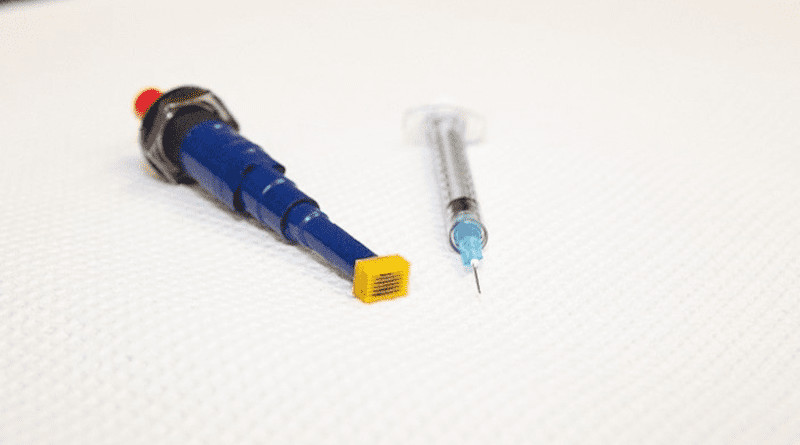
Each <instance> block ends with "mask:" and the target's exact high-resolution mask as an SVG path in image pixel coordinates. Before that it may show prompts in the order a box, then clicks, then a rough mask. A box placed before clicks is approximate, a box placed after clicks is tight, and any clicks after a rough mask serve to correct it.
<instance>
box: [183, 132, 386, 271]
mask: <svg viewBox="0 0 800 445" xmlns="http://www.w3.org/2000/svg"><path fill="white" fill-rule="evenodd" d="M180 160H181V163H182V165H183V168H184V170H185V171H186V173H187V174H188V175H189V176H191V177H192V178H194V179H195V180H197V182H198V183H199V184H200V186H202V187H203V188H204V189H206V190H207V191H208V192H210V193H211V194H213V195H214V196H215V197H216V198H217V199H219V200H220V201H222V202H224V203H225V204H226V205H227V206H228V207H230V208H231V209H232V210H236V211H241V212H247V213H249V214H250V215H252V216H253V217H254V218H256V219H257V220H259V221H260V222H261V223H262V224H264V225H265V226H267V227H269V228H270V229H272V230H274V231H275V232H277V233H279V234H281V235H283V237H284V238H286V239H287V240H288V241H290V242H296V243H300V244H302V245H304V246H306V247H308V248H309V249H311V250H313V251H315V252H317V253H319V254H320V255H322V257H323V258H325V259H326V260H327V261H328V262H330V263H331V264H332V265H334V266H335V267H336V268H338V269H339V270H341V271H342V272H344V273H345V274H346V275H347V276H349V277H352V276H353V270H354V268H355V262H356V260H358V259H361V258H369V257H373V256H375V254H374V253H373V252H372V251H370V250H369V249H367V248H366V247H365V246H364V245H363V244H361V243H360V242H358V241H357V240H356V239H354V238H353V237H352V236H350V235H349V234H348V233H347V232H345V231H344V230H342V229H341V228H340V227H339V226H337V225H336V224H334V223H332V222H331V221H330V220H329V219H328V217H327V215H325V214H324V213H322V212H321V211H320V210H319V206H318V205H317V203H316V202H315V201H314V200H313V199H311V197H309V196H308V195H306V194H305V193H303V192H302V191H300V190H299V189H298V188H297V187H296V186H295V184H294V183H293V182H292V181H290V180H289V179H288V178H286V176H284V175H283V172H284V168H283V166H282V165H280V164H279V163H278V162H276V161H275V160H274V159H272V158H271V157H270V156H269V155H267V154H266V153H265V152H264V150H262V149H261V147H259V146H257V145H255V144H253V143H252V142H250V141H248V140H247V139H245V138H243V137H241V136H240V135H239V134H238V133H237V132H236V131H235V130H234V129H233V128H231V127H230V126H228V125H227V124H225V123H224V122H222V121H218V120H210V121H205V122H203V123H200V124H198V125H196V126H194V127H193V128H192V129H190V130H189V131H188V132H187V133H186V136H185V137H184V139H183V142H182V143H181V147H180Z"/></svg>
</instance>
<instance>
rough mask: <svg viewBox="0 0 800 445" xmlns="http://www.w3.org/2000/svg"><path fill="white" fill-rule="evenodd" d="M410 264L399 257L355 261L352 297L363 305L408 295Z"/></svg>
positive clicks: (378, 257)
mask: <svg viewBox="0 0 800 445" xmlns="http://www.w3.org/2000/svg"><path fill="white" fill-rule="evenodd" d="M410 268H411V264H410V263H409V262H408V261H406V259H405V258H403V257H401V256H400V255H387V256H375V257H372V258H363V259H360V260H357V261H356V268H355V273H354V274H353V295H355V296H356V298H358V299H359V300H361V301H363V302H364V303H374V302H376V301H381V300H388V299H390V298H397V297H403V296H405V295H406V294H408V273H409V270H410Z"/></svg>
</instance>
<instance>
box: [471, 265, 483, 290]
mask: <svg viewBox="0 0 800 445" xmlns="http://www.w3.org/2000/svg"><path fill="white" fill-rule="evenodd" d="M472 272H474V273H475V285H476V286H478V293H479V294H480V293H481V282H480V281H478V268H477V267H475V265H473V266H472Z"/></svg>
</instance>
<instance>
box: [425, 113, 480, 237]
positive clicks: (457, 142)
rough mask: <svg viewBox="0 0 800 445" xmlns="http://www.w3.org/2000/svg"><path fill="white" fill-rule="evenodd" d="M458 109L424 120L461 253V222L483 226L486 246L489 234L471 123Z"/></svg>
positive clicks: (448, 219)
mask: <svg viewBox="0 0 800 445" xmlns="http://www.w3.org/2000/svg"><path fill="white" fill-rule="evenodd" d="M461 114H462V113H460V112H458V111H457V110H452V111H449V110H448V111H442V112H431V113H429V114H427V116H425V118H424V122H423V128H424V133H425V134H424V138H425V141H426V143H427V145H428V146H429V147H430V148H431V149H432V151H433V159H434V165H435V169H436V175H437V180H438V182H439V187H440V190H441V194H442V200H443V203H444V206H445V217H446V222H447V227H448V230H449V232H450V233H449V235H450V245H451V246H452V247H453V249H455V250H456V251H458V247H457V244H456V240H455V228H456V226H457V225H458V224H459V223H461V222H471V223H474V224H476V225H478V226H479V227H480V231H481V244H482V245H483V246H485V245H486V241H487V239H488V233H487V231H486V227H485V226H484V225H483V223H482V222H481V215H480V211H479V208H478V200H477V199H476V197H475V187H474V186H473V185H472V174H471V172H470V169H469V163H468V162H467V154H466V140H465V135H466V126H467V122H466V120H465V119H464V117H462V116H461Z"/></svg>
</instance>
